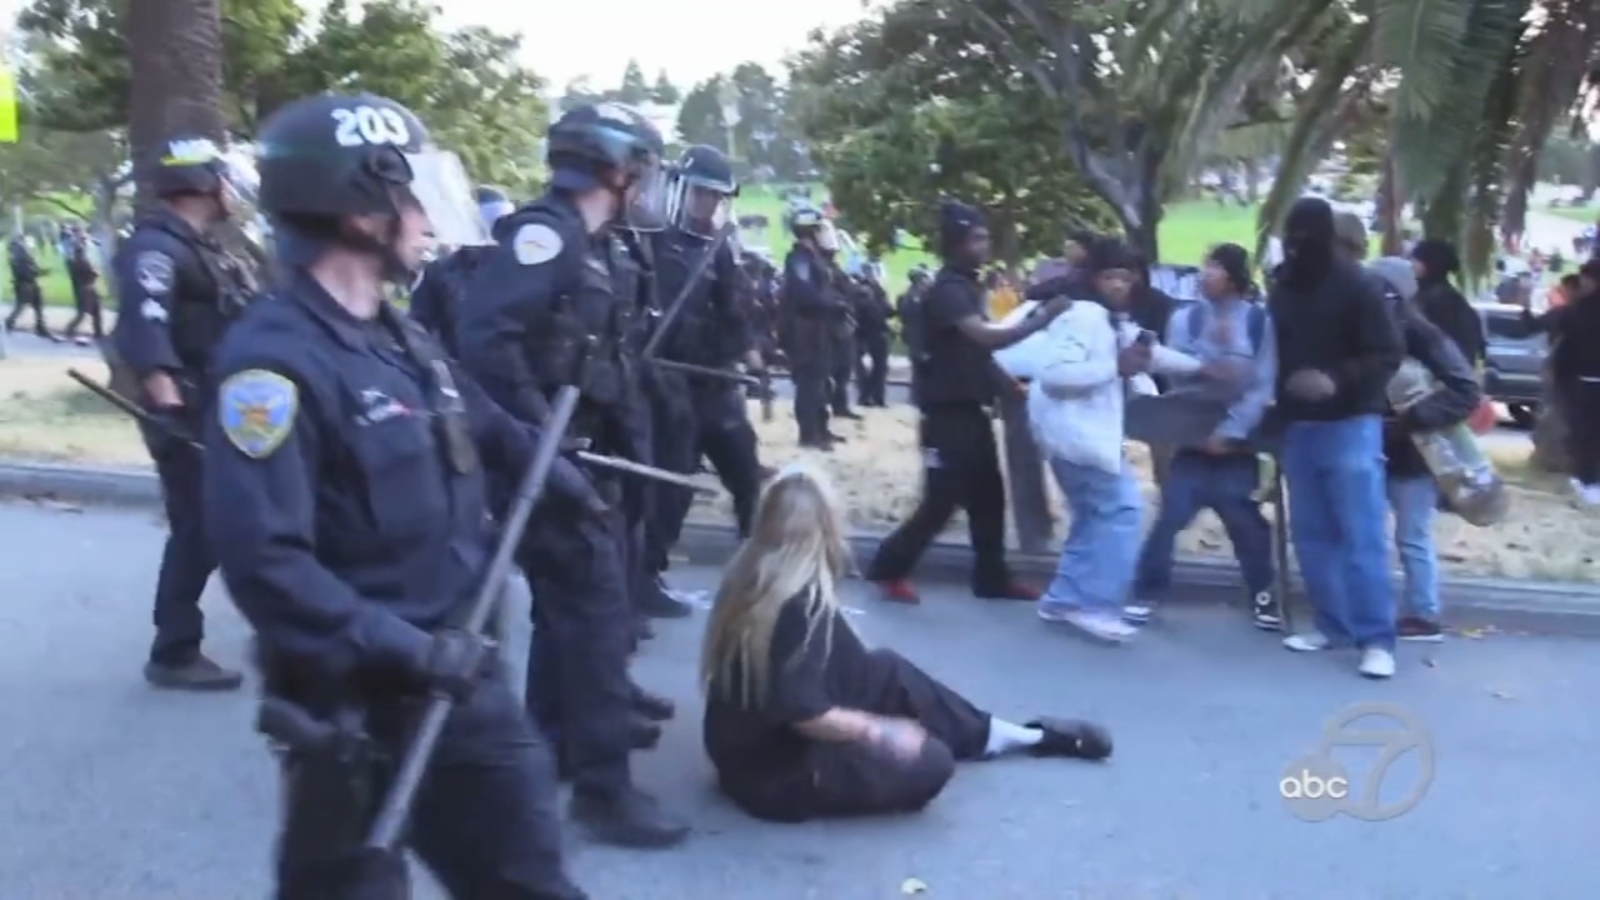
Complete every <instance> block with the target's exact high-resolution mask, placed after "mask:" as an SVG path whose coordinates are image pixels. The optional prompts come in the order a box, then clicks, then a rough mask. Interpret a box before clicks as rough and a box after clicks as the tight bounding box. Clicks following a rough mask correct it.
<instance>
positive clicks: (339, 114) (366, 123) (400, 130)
mask: <svg viewBox="0 0 1600 900" xmlns="http://www.w3.org/2000/svg"><path fill="white" fill-rule="evenodd" d="M333 120H334V122H336V123H337V126H336V127H335V129H334V132H333V139H334V140H335V141H337V142H338V144H339V146H341V147H360V146H363V145H367V144H394V145H396V146H401V147H403V146H405V145H406V144H409V143H411V130H410V129H409V128H407V127H406V120H405V119H404V118H403V117H402V116H401V115H400V113H399V112H398V111H396V110H393V109H388V108H387V107H378V106H357V107H354V108H345V109H336V110H333Z"/></svg>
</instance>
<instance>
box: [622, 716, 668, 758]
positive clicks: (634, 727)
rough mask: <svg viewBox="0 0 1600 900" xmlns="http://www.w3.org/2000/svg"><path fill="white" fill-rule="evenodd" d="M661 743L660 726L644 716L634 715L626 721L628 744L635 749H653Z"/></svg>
mask: <svg viewBox="0 0 1600 900" xmlns="http://www.w3.org/2000/svg"><path fill="white" fill-rule="evenodd" d="M659 743H661V726H660V725H657V724H656V723H654V722H652V721H650V720H649V719H646V718H644V717H643V716H634V717H633V721H631V722H629V723H628V746H630V747H632V748H633V749H635V750H654V749H655V748H656V745H657V744H659Z"/></svg>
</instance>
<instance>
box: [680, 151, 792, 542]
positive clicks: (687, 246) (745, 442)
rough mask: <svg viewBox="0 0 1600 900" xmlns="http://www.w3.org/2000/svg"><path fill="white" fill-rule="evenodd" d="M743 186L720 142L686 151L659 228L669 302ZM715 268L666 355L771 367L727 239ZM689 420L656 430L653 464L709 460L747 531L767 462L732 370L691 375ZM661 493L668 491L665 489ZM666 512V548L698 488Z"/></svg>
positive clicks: (711, 364) (720, 365)
mask: <svg viewBox="0 0 1600 900" xmlns="http://www.w3.org/2000/svg"><path fill="white" fill-rule="evenodd" d="M738 192H739V187H738V185H737V184H736V183H735V181H734V178H733V167H732V166H730V165H729V163H728V159H727V157H725V156H724V155H723V154H722V152H721V151H719V150H717V149H716V148H715V147H708V146H706V145H704V144H697V145H695V146H692V147H690V148H689V149H688V150H687V151H685V152H684V155H683V158H682V159H681V160H680V161H679V162H678V169H677V171H676V172H675V173H674V176H673V183H672V189H671V191H670V192H669V194H668V199H669V203H668V213H669V224H668V227H667V228H666V229H665V230H663V231H661V232H659V233H658V234H657V235H656V241H655V246H656V253H655V258H656V284H657V291H658V293H659V296H660V297H662V298H663V299H664V300H670V299H671V298H674V297H676V296H677V295H678V294H679V292H680V291H682V290H683V289H684V286H685V284H686V282H687V279H688V276H689V271H690V269H691V268H692V267H693V266H694V265H695V263H696V262H698V261H699V259H700V258H701V257H702V256H703V255H704V254H706V253H708V252H712V249H713V248H712V245H711V242H712V241H713V240H714V239H715V238H716V236H717V233H718V232H719V231H720V230H721V229H722V228H723V226H725V225H726V224H727V222H728V219H729V217H730V215H731V213H732V205H733V198H734V197H735V196H737V195H738ZM715 252H716V256H715V257H714V258H713V260H712V263H711V266H710V267H709V268H708V269H707V270H706V273H705V275H704V276H702V277H701V278H700V279H699V280H698V281H697V282H695V283H694V284H693V285H692V286H691V287H690V288H689V294H688V296H687V299H686V300H685V301H684V306H683V309H682V311H681V312H680V313H679V315H678V316H677V318H676V319H675V320H673V322H672V323H671V324H670V325H669V326H668V328H669V329H670V331H669V333H668V334H667V335H666V336H665V338H664V340H663V344H662V356H663V358H665V359H669V360H673V361H676V362H682V363H689V364H691V365H695V366H699V367H701V368H707V369H722V370H726V371H729V372H730V374H731V372H732V369H733V366H734V365H735V364H736V363H741V362H742V363H743V364H744V365H745V367H746V368H747V369H748V370H749V371H752V372H759V371H761V370H762V369H763V368H764V367H765V362H764V361H763V360H762V358H761V355H760V352H759V351H758V350H757V349H756V347H755V342H754V339H753V337H752V336H751V329H750V320H749V312H748V310H749V305H748V304H749V294H750V291H751V286H750V284H749V283H748V281H747V280H746V278H745V275H744V272H743V270H742V269H741V268H740V267H739V264H738V262H737V260H736V259H735V256H734V249H733V247H732V246H730V245H729V243H728V242H727V241H724V242H723V243H721V244H719V245H717V246H716V247H715ZM688 384H689V396H690V401H691V405H692V411H693V418H692V420H691V421H690V422H688V423H686V424H687V426H688V427H687V428H683V429H674V430H670V431H666V432H665V433H658V435H657V441H656V446H657V448H658V451H659V452H658V455H657V464H658V465H661V466H662V467H664V468H667V469H669V470H671V471H674V472H679V473H682V474H684V475H689V474H692V473H694V472H695V471H696V469H698V468H699V464H700V458H701V457H702V456H704V457H705V458H706V459H708V460H710V462H711V465H712V467H713V468H715V469H716V472H717V477H718V478H719V479H720V480H721V481H722V484H723V486H724V487H725V488H727V490H728V493H729V494H730V495H731V496H732V497H733V512H734V518H735V520H736V522H737V523H738V527H739V535H740V537H743V536H745V535H746V534H748V532H749V528H750V519H751V517H752V516H753V515H754V514H755V504H756V499H757V496H758V495H759V494H760V492H761V463H760V460H759V458H758V456H757V452H756V432H755V429H754V428H753V427H752V426H751V425H750V415H749V411H748V410H747V408H746V407H745V402H744V393H743V391H741V390H740V389H739V385H738V383H737V382H736V381H734V380H733V379H731V378H727V379H719V378H716V377H712V376H706V375H692V376H690V377H689V378H688ZM663 493H666V492H665V491H664V492H663ZM664 499H666V500H668V501H669V502H667V503H664V504H663V506H665V507H667V508H665V509H662V510H660V513H661V515H662V516H663V518H664V520H665V524H664V526H663V529H664V535H665V537H666V545H667V547H671V546H672V545H673V544H676V543H677V539H678V536H679V534H681V533H682V529H683V523H684V520H685V519H686V518H687V517H688V514H689V508H690V505H691V503H692V501H693V496H692V495H691V494H690V492H689V491H687V490H681V489H680V490H673V491H671V493H670V494H669V495H668V496H667V497H666V498H664Z"/></svg>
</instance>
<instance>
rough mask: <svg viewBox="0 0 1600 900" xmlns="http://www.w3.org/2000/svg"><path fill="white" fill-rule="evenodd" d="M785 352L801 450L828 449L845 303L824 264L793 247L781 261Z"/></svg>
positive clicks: (813, 251)
mask: <svg viewBox="0 0 1600 900" xmlns="http://www.w3.org/2000/svg"><path fill="white" fill-rule="evenodd" d="M783 304H784V307H785V308H784V316H785V318H786V319H787V320H788V321H787V322H785V328H786V331H787V332H788V334H787V338H788V340H787V342H786V346H785V347H784V352H785V353H786V354H787V355H788V357H789V371H790V373H791V374H792V375H793V377H794V418H795V422H796V424H797V425H799V428H800V444H801V446H805V447H827V446H831V443H832V439H831V437H830V435H829V432H828V378H829V376H830V374H831V373H832V371H833V356H832V352H831V351H832V344H833V341H832V329H833V325H834V323H835V322H836V321H837V320H838V318H839V316H840V313H841V306H842V304H843V300H842V298H841V297H839V295H838V293H837V292H836V291H835V290H834V285H833V277H832V270H831V268H830V266H829V265H828V260H827V258H826V257H825V256H824V255H823V254H822V253H821V252H820V251H818V250H816V249H814V248H813V247H811V246H809V245H806V244H801V243H797V244H795V245H794V247H793V248H792V249H790V251H789V254H788V256H786V257H784V260H783Z"/></svg>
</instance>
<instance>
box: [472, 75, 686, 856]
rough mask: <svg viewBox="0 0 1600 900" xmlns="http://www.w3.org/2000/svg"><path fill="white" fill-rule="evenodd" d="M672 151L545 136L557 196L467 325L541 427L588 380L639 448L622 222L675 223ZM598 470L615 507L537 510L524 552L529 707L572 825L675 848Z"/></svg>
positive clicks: (641, 133) (613, 448) (651, 135)
mask: <svg viewBox="0 0 1600 900" xmlns="http://www.w3.org/2000/svg"><path fill="white" fill-rule="evenodd" d="M661 149H662V143H661V135H660V133H658V132H657V131H656V129H655V127H654V126H652V125H651V124H650V123H649V122H648V121H647V120H646V119H645V118H644V117H643V116H642V115H640V114H639V113H638V112H637V111H636V110H634V109H632V108H630V107H627V106H623V105H620V104H614V103H602V104H599V105H595V106H580V107H578V108H576V109H573V110H571V111H569V112H567V113H566V114H564V115H563V116H562V117H561V118H560V119H559V120H558V121H557V122H556V123H555V124H554V125H552V126H551V127H550V133H549V137H548V144H547V150H546V161H547V162H548V163H549V166H550V169H551V173H552V177H551V183H550V189H549V190H548V191H547V192H546V193H545V194H544V196H542V197H540V198H538V199H537V200H535V201H533V202H532V203H530V204H528V205H527V206H524V207H522V208H521V209H518V210H517V211H516V212H514V213H512V214H511V215H510V216H508V217H506V218H505V219H504V220H503V221H502V223H501V224H500V226H499V228H498V229H497V231H498V233H499V238H498V241H499V247H498V250H497V251H496V252H494V253H492V254H490V255H489V256H488V258H487V259H485V260H484V261H483V262H482V263H481V264H480V265H479V266H478V268H477V271H476V272H475V273H474V276H473V280H472V282H471V283H470V284H469V286H468V289H467V293H466V297H465V302H464V303H463V304H462V307H461V319H460V321H459V322H458V323H457V334H456V337H457V341H458V342H459V344H460V348H461V357H460V358H461V360H462V362H463V363H464V364H465V365H466V366H467V367H468V368H469V369H470V370H472V371H473V372H474V373H475V374H476V375H477V376H478V378H479V381H480V382H481V383H482V384H483V386H484V388H485V390H486V391H488V392H489V394H490V396H491V397H493V398H494V399H495V400H496V401H497V402H498V403H499V404H500V405H501V406H502V407H504V408H505V409H507V410H508V411H510V412H511V414H512V415H514V416H516V417H517V418H519V419H521V420H523V421H525V422H537V421H539V420H540V419H541V418H542V417H543V415H544V413H545V410H546V409H547V407H548V404H549V397H550V396H552V395H553V393H554V392H555V391H556V390H557V389H559V388H560V387H561V386H563V385H566V384H576V385H578V386H579V387H580V388H581V389H582V392H583V399H582V401H581V402H580V404H579V408H578V413H577V415H576V417H575V418H574V424H573V427H572V429H571V431H572V433H573V434H574V435H575V436H576V437H578V438H580V439H583V440H587V441H589V442H590V443H591V445H592V448H593V449H594V450H595V451H597V452H600V453H610V454H615V455H621V456H633V454H634V453H635V452H636V451H637V448H635V447H633V446H631V444H632V443H633V441H634V440H635V439H636V438H637V436H638V432H637V423H636V422H635V421H633V420H632V419H631V418H630V417H631V416H632V415H633V413H634V407H633V406H632V404H633V403H634V402H635V400H634V398H633V396H632V391H633V390H634V388H635V375H634V374H633V371H632V368H633V365H634V363H633V360H631V359H629V357H628V353H627V344H628V342H629V340H630V339H631V338H632V336H633V328H634V323H633V321H632V318H631V316H632V315H633V314H634V312H636V305H637V298H636V297H619V296H618V294H617V286H618V279H617V275H616V270H617V268H618V267H619V266H622V265H624V264H627V263H628V262H629V260H628V259H626V256H627V250H626V248H625V247H623V246H622V244H621V243H620V241H619V240H618V237H617V232H616V230H615V229H616V227H617V226H627V227H630V228H634V229H638V230H659V229H660V228H661V227H662V226H663V225H664V224H665V221H664V220H665V205H666V204H665V200H666V175H665V172H664V171H663V170H662V167H661ZM589 477H590V478H591V479H592V480H594V482H595V484H596V487H597V489H598V490H599V492H600V494H601V496H602V497H603V498H604V503H603V504H602V505H601V506H600V507H599V508H589V509H585V510H581V511H579V510H567V511H558V510H551V511H550V512H548V513H541V514H538V515H536V516H535V518H534V521H533V523H532V524H531V525H530V528H529V533H528V537H527V539H526V540H524V542H523V546H522V548H521V551H520V554H519V558H518V561H519V564H520V565H521V566H522V569H523V571H524V572H525V573H527V576H528V580H529V583H530V584H531V585H532V588H533V596H534V603H533V605H534V622H535V631H534V647H533V650H532V652H531V659H530V661H529V665H528V692H527V699H528V706H529V709H530V712H531V714H532V715H533V717H534V719H535V721H537V722H538V723H539V724H540V726H541V727H543V728H544V729H545V730H546V732H547V733H549V734H551V735H553V736H554V737H555V739H556V745H557V749H558V753H559V754H560V759H561V762H562V767H563V769H564V771H565V772H566V773H568V774H570V775H571V776H572V778H573V782H574V790H573V795H572V814H573V817H574V818H575V819H577V820H578V821H579V822H580V823H581V824H582V825H584V826H585V827H586V828H587V830H588V831H589V832H590V833H591V834H593V835H594V836H595V837H596V838H597V839H599V840H602V841H606V842H609V843H616V844H621V845H625V846H665V845H669V844H674V843H677V842H678V841H680V840H682V839H683V838H684V837H685V836H686V835H687V834H688V827H687V826H686V825H684V824H683V823H681V822H679V821H677V820H676V819H674V818H672V817H671V816H669V815H667V814H666V813H665V812H663V811H662V810H661V808H660V806H659V805H658V804H657V802H656V800H655V799H654V798H653V797H651V796H650V795H649V794H646V793H644V792H643V791H641V790H639V789H638V788H637V787H635V786H634V784H633V775H632V771H631V767H630V764H629V755H630V753H631V752H632V751H633V750H634V749H635V748H636V747H638V746H648V745H649V744H651V743H653V742H654V740H655V739H657V738H659V736H660V731H659V729H658V728H656V727H655V726H653V725H650V724H649V723H644V722H641V721H640V718H639V715H638V713H637V712H636V711H635V710H636V707H638V710H639V712H644V713H648V714H649V715H651V716H652V717H658V718H666V717H669V716H670V715H671V710H670V709H668V708H665V707H663V706H661V705H660V704H658V703H652V702H649V701H650V700H653V699H654V698H648V697H646V696H644V695H643V694H642V693H641V692H640V691H639V690H638V688H637V687H636V686H635V685H634V684H633V682H632V681H631V679H630V678H629V677H628V657H629V655H630V653H631V650H632V647H633V641H634V622H633V610H632V606H631V602H630V589H631V585H630V584H629V581H628V568H627V565H628V560H627V552H628V548H629V544H628V533H627V523H626V521H625V515H624V510H623V508H622V504H623V501H624V490H623V485H622V484H621V483H620V481H619V480H618V479H617V478H615V477H614V476H613V474H612V473H611V472H606V471H598V470H597V471H591V472H590V473H589ZM641 701H644V702H642V703H641Z"/></svg>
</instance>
